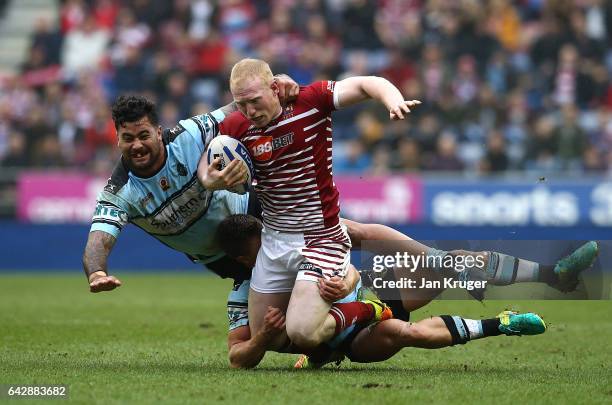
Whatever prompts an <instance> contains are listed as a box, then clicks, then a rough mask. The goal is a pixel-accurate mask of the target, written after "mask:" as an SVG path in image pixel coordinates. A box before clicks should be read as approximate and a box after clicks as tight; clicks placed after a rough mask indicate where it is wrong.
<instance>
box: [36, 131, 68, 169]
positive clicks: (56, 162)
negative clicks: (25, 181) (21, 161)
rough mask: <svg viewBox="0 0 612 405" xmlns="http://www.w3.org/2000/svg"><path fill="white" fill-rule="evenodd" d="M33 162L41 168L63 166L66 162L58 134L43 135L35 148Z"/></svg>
mask: <svg viewBox="0 0 612 405" xmlns="http://www.w3.org/2000/svg"><path fill="white" fill-rule="evenodd" d="M32 164H33V165H34V167H39V168H53V167H62V166H64V165H65V164H66V162H65V161H64V157H63V156H62V148H61V146H60V143H59V140H58V139H57V136H55V135H53V134H52V133H49V134H46V135H44V136H43V138H42V139H41V141H40V142H39V143H38V145H37V147H36V149H35V150H34V154H33V156H32Z"/></svg>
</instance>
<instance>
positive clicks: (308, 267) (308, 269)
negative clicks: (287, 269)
mask: <svg viewBox="0 0 612 405" xmlns="http://www.w3.org/2000/svg"><path fill="white" fill-rule="evenodd" d="M298 272H300V273H301V272H303V274H304V275H306V276H312V277H323V270H321V269H320V268H318V267H317V266H315V265H314V264H312V263H310V262H302V264H300V266H299V267H298Z"/></svg>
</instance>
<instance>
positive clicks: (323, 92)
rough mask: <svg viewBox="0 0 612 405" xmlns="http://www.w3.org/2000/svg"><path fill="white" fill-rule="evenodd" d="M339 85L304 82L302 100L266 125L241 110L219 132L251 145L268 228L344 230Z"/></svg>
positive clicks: (323, 232)
mask: <svg viewBox="0 0 612 405" xmlns="http://www.w3.org/2000/svg"><path fill="white" fill-rule="evenodd" d="M334 86H335V82H334V81H322V82H316V83H313V84H310V85H309V86H305V87H301V88H300V93H299V95H298V97H297V100H296V101H295V102H294V103H292V104H289V105H287V106H285V107H284V108H283V111H282V113H281V114H280V116H278V117H277V118H276V119H274V120H272V121H271V122H270V123H269V124H268V125H267V126H266V127H264V128H256V127H254V126H253V125H251V123H250V122H249V121H248V120H247V119H246V118H245V117H244V116H243V115H242V114H241V113H240V112H235V113H232V114H230V115H229V116H227V117H226V118H225V120H224V121H223V122H222V123H221V124H220V125H219V133H221V134H225V135H229V136H231V137H233V138H236V139H238V140H240V141H241V142H242V143H243V144H244V145H245V146H246V148H247V149H248V150H249V153H250V155H251V158H252V161H253V165H254V169H255V179H256V180H257V183H256V185H255V190H256V191H257V195H258V197H259V199H260V201H261V204H262V207H263V218H264V224H265V226H266V227H268V228H271V229H273V230H276V231H280V232H301V233H304V234H305V235H309V234H310V235H320V236H323V237H324V238H325V237H329V236H331V235H333V234H335V237H332V238H334V239H335V238H337V237H338V236H339V235H338V234H337V232H338V230H339V229H340V226H339V211H340V208H339V204H338V190H337V189H336V185H335V184H334V182H333V179H332V121H331V112H332V111H333V110H335V108H336V106H335V102H334V100H335V98H334ZM328 234H329V235H328ZM316 238H317V237H316V236H315V239H316ZM340 239H344V238H343V237H340Z"/></svg>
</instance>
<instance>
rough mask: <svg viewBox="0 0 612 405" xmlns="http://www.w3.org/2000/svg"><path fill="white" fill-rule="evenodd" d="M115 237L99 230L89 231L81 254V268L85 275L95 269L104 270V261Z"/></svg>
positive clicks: (105, 261)
mask: <svg viewBox="0 0 612 405" xmlns="http://www.w3.org/2000/svg"><path fill="white" fill-rule="evenodd" d="M115 240H116V239H115V237H114V236H112V235H110V234H108V233H106V232H101V231H93V232H90V233H89V238H88V239H87V246H85V253H84V254H83V270H84V271H85V275H86V276H87V277H89V275H90V274H92V273H95V272H96V271H104V272H106V263H107V260H108V255H109V254H110V252H111V250H112V249H113V246H114V245H115Z"/></svg>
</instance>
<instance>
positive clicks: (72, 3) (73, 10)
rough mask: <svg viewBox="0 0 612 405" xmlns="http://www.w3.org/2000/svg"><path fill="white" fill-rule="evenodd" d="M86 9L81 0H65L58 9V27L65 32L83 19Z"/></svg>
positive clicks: (79, 23) (76, 25)
mask: <svg viewBox="0 0 612 405" xmlns="http://www.w3.org/2000/svg"><path fill="white" fill-rule="evenodd" d="M86 15H87V11H86V9H85V2H84V1H83V0H66V1H65V2H64V5H63V6H62V7H61V9H60V28H61V30H62V33H64V34H67V33H69V32H70V31H72V30H73V29H75V28H76V27H78V26H79V25H81V24H82V23H83V21H85V18H86Z"/></svg>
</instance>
